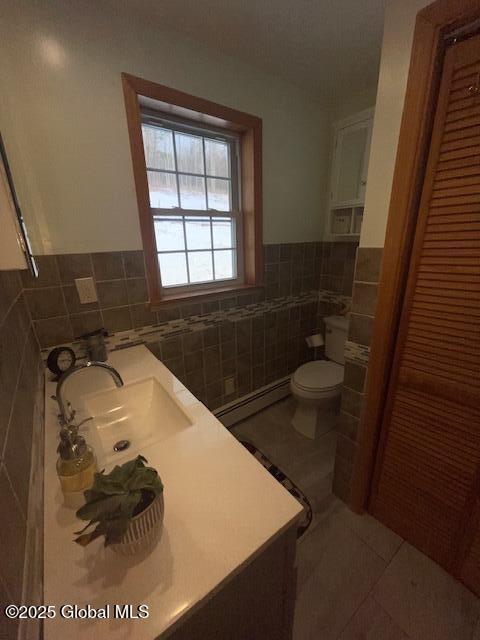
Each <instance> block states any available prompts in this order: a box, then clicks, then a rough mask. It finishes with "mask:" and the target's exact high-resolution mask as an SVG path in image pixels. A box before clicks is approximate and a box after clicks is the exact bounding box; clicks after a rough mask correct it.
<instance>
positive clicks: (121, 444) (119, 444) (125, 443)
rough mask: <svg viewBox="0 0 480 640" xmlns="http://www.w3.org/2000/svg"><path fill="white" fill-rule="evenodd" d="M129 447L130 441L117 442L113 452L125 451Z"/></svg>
mask: <svg viewBox="0 0 480 640" xmlns="http://www.w3.org/2000/svg"><path fill="white" fill-rule="evenodd" d="M129 446H130V440H119V441H118V442H116V443H115V444H114V445H113V450H114V451H125V449H128V447H129Z"/></svg>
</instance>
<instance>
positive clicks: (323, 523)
mask: <svg viewBox="0 0 480 640" xmlns="http://www.w3.org/2000/svg"><path fill="white" fill-rule="evenodd" d="M294 407H295V404H294V401H293V399H292V398H287V399H286V400H282V401H281V402H279V403H277V404H275V405H272V406H271V407H268V408H267V409H265V410H264V411H262V412H260V413H258V414H256V415H255V416H252V417H251V418H249V419H248V420H245V421H244V422H242V423H240V424H238V425H236V426H235V427H234V428H233V430H232V432H233V433H234V435H236V436H237V437H239V438H241V439H247V440H250V441H251V442H253V443H254V444H255V445H256V446H257V447H258V448H259V449H261V450H262V451H263V452H264V453H265V454H266V455H267V456H268V457H269V458H270V460H271V461H272V462H273V463H274V464H276V465H278V466H279V467H280V469H282V471H284V473H286V474H287V475H288V476H289V478H290V479H291V480H292V481H293V482H295V483H296V484H297V485H298V486H299V488H300V489H302V491H303V492H304V493H305V494H306V495H307V497H308V498H309V500H310V502H311V505H312V508H313V511H314V518H313V521H312V524H311V526H310V528H309V530H308V531H307V533H306V534H305V535H304V536H303V537H302V539H301V540H300V541H299V542H298V548H297V564H298V585H297V603H296V611H295V624H294V633H293V638H294V640H330V639H332V640H334V639H337V638H338V639H340V640H408V638H411V639H412V640H420V639H421V640H467V639H468V640H480V601H479V600H478V599H477V598H476V597H475V596H474V595H473V594H471V593H470V592H469V591H468V590H467V589H465V587H463V586H462V585H461V584H460V583H459V582H457V581H456V580H454V579H453V578H452V577H451V576H450V575H448V574H447V573H446V572H445V571H443V569H441V568H440V567H439V566H438V565H436V564H435V563H434V562H432V561H431V560H430V559H429V558H427V557H426V556H424V555H423V554H422V553H420V552H419V551H417V550H416V549H414V548H413V547H412V546H410V545H409V544H408V543H406V542H404V541H403V540H402V539H401V538H400V537H399V536H397V535H396V534H395V533H393V531H390V530H389V529H387V528H386V527H384V526H383V525H382V524H380V523H379V522H378V521H377V520H375V519H374V518H372V517H371V516H369V515H363V516H358V515H356V514H354V513H352V512H351V511H349V510H348V509H347V508H346V507H345V505H344V504H343V503H342V502H341V501H340V500H338V499H337V498H336V497H335V496H333V495H332V494H331V490H330V488H331V478H332V471H333V463H334V456H335V443H336V437H335V431H334V430H333V429H332V430H331V431H329V432H328V433H326V434H325V435H323V436H322V437H321V438H319V439H317V440H315V441H310V440H307V439H306V438H304V437H303V436H301V435H299V434H298V433H297V432H296V431H294V430H293V428H292V427H291V426H290V420H291V417H292V415H293V411H294ZM332 427H333V422H332Z"/></svg>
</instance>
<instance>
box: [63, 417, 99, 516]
mask: <svg viewBox="0 0 480 640" xmlns="http://www.w3.org/2000/svg"><path fill="white" fill-rule="evenodd" d="M57 451H58V454H59V456H58V460H57V474H58V478H59V480H60V486H61V487H62V492H63V496H64V503H65V506H68V507H72V508H78V507H80V506H82V505H83V503H84V501H85V500H84V496H83V492H84V491H86V490H87V489H90V488H91V486H92V484H93V480H94V475H95V473H96V471H97V460H96V458H95V454H94V452H93V449H92V448H91V447H90V446H89V445H88V444H87V443H86V442H85V438H83V437H82V436H80V435H78V429H77V427H75V426H65V427H62V428H61V430H60V444H59V445H58V449H57Z"/></svg>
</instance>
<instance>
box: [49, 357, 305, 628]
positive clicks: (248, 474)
mask: <svg viewBox="0 0 480 640" xmlns="http://www.w3.org/2000/svg"><path fill="white" fill-rule="evenodd" d="M109 363H110V364H111V365H112V366H113V367H115V368H116V369H117V370H118V371H119V372H120V374H121V375H122V377H123V380H124V382H125V384H129V383H131V382H134V381H138V380H141V379H145V378H148V377H154V378H156V379H157V380H158V381H159V382H160V384H161V385H162V386H163V387H164V388H165V389H167V390H168V392H169V393H170V394H171V396H173V397H174V398H175V400H176V402H177V403H178V404H179V405H180V406H181V407H182V409H183V411H184V412H185V413H186V414H187V416H189V418H190V419H191V421H192V423H193V424H192V425H191V426H188V427H187V428H184V429H182V430H179V431H178V432H176V433H174V434H173V435H170V436H169V437H168V438H167V439H163V440H162V441H160V442H157V443H155V444H151V445H149V446H146V447H145V448H144V449H142V450H141V451H140V453H142V454H143V455H144V456H145V457H146V458H147V460H148V464H149V466H152V467H155V468H156V469H157V471H158V473H159V474H160V477H161V478H162V481H163V483H164V485H165V489H164V499H165V518H164V526H163V531H162V536H161V538H160V540H159V542H158V544H157V546H156V547H155V548H154V549H153V551H151V552H150V554H149V555H147V556H133V557H131V558H125V557H123V556H120V555H117V554H115V553H114V552H113V551H111V550H110V549H108V548H104V546H103V539H102V540H95V541H94V542H93V543H91V544H90V545H89V546H88V547H86V548H82V547H80V546H79V545H76V544H74V542H73V537H74V532H75V531H78V530H79V529H81V528H82V526H83V524H82V522H81V521H80V520H78V519H77V518H76V517H75V510H74V509H68V508H67V507H65V506H63V500H62V494H61V491H60V485H59V482H58V478H57V475H56V470H55V464H56V459H57V454H56V448H57V443H58V429H59V427H58V421H57V413H58V407H57V404H56V402H55V401H54V400H52V399H51V396H52V395H53V394H54V393H55V383H53V382H50V381H49V373H48V372H47V374H46V375H47V378H46V387H45V398H46V400H45V413H46V416H45V488H44V491H45V523H44V532H45V547H44V603H45V604H46V605H54V606H55V608H56V617H55V618H53V619H47V620H45V626H44V636H45V639H46V640H59V638H74V639H76V638H80V637H81V638H82V640H83V639H85V640H86V639H87V638H95V639H98V638H104V637H107V636H108V637H109V638H112V639H113V640H115V639H120V638H121V639H124V638H135V640H141V639H143V638H145V639H148V640H152V639H153V638H156V637H167V636H168V635H169V633H170V632H171V631H173V630H174V629H175V628H177V626H178V625H179V624H181V621H182V619H183V618H184V617H186V616H188V615H189V614H191V613H192V612H193V611H195V610H196V609H197V608H198V607H200V606H201V605H202V604H203V603H204V602H206V601H207V600H208V598H209V597H210V596H211V595H213V594H214V593H215V592H216V591H217V590H218V589H219V588H220V587H221V586H222V585H223V584H226V583H227V582H228V580H229V579H231V578H232V577H233V576H234V575H236V574H237V573H238V572H240V571H241V570H242V569H243V568H244V567H245V566H246V565H247V564H248V563H249V562H250V561H251V560H253V558H255V557H256V556H257V555H258V554H259V553H260V552H261V551H262V550H263V549H264V548H265V547H266V546H267V545H268V544H269V543H270V542H271V541H273V539H275V538H276V537H277V536H278V535H280V533H281V532H283V531H284V530H286V529H287V528H288V527H290V526H292V525H293V523H294V522H295V520H297V519H298V518H299V517H300V514H301V507H300V505H299V503H298V502H297V501H296V500H295V499H294V498H293V497H292V496H291V495H290V494H289V493H288V492H287V491H286V490H285V489H283V487H282V486H281V485H280V484H279V483H278V482H277V481H276V480H275V479H274V478H273V477H272V476H271V475H270V474H269V473H268V472H267V471H266V470H265V469H264V468H263V467H262V466H261V465H260V464H259V463H258V462H257V461H256V460H255V459H254V458H253V456H252V455H251V454H250V453H249V452H248V451H247V450H246V449H245V448H244V447H243V446H242V445H241V444H240V443H239V442H237V440H236V439H235V438H234V437H233V436H232V435H231V434H230V433H229V432H228V430H227V429H226V428H225V427H224V426H223V425H222V424H221V423H220V422H219V421H218V420H217V419H216V418H215V416H214V415H213V414H212V413H211V412H210V411H209V410H208V409H207V408H206V407H205V406H204V405H203V404H202V403H201V402H199V401H198V400H197V399H196V398H195V397H194V396H193V395H192V394H191V393H190V392H189V391H188V390H187V389H186V388H185V387H184V386H183V385H182V384H181V383H180V382H179V381H178V380H177V379H176V378H175V376H174V375H173V374H172V373H171V372H170V371H169V370H168V369H167V368H166V367H165V366H164V365H163V364H162V363H161V362H159V361H158V360H157V359H156V358H155V357H154V356H153V355H152V354H151V353H150V352H149V351H148V349H146V347H144V346H137V347H131V348H129V349H125V350H121V351H116V352H112V353H110V356H109ZM70 383H71V389H70V386H68V387H67V386H66V387H65V389H66V390H67V394H69V393H70V394H71V396H72V397H69V399H71V400H72V404H73V406H74V407H76V402H75V399H74V396H75V394H76V393H78V394H84V393H90V392H92V391H98V390H101V389H110V388H112V387H113V386H114V383H113V381H112V379H111V378H110V376H109V375H108V374H106V373H105V372H103V371H100V370H92V369H90V370H88V371H85V372H81V373H78V374H76V375H75V376H74V377H72V378H71V380H69V381H68V382H67V383H66V385H70ZM75 397H76V396H75ZM79 415H81V414H79ZM85 426H87V425H85ZM81 433H85V434H86V437H88V435H87V434H88V432H87V431H84V429H81ZM123 455H124V457H123V458H122V460H119V463H120V464H121V462H122V461H125V460H127V459H130V458H132V457H134V456H135V455H137V453H136V452H135V453H132V454H131V455H127V456H126V457H125V454H123ZM110 466H113V465H110ZM107 470H109V469H107ZM64 604H70V605H78V606H79V607H85V606H87V605H91V607H94V608H96V609H97V608H100V607H105V606H106V605H114V604H121V605H124V604H129V605H133V609H134V612H135V610H136V607H137V605H140V604H146V605H148V608H149V617H148V618H146V619H130V620H122V619H114V618H113V610H112V607H111V608H110V618H109V619H106V620H104V619H90V620H80V619H68V618H67V619H64V618H62V617H61V615H60V608H61V607H62V605H64ZM67 613H68V610H67Z"/></svg>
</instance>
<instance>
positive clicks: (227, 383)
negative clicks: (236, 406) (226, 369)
mask: <svg viewBox="0 0 480 640" xmlns="http://www.w3.org/2000/svg"><path fill="white" fill-rule="evenodd" d="M223 386H224V389H223V392H224V394H225V395H226V396H229V395H231V394H232V393H234V391H235V378H234V377H233V376H232V377H231V378H225V380H224V381H223Z"/></svg>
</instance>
